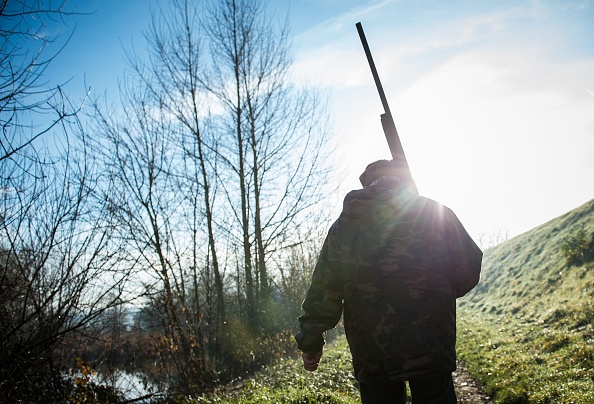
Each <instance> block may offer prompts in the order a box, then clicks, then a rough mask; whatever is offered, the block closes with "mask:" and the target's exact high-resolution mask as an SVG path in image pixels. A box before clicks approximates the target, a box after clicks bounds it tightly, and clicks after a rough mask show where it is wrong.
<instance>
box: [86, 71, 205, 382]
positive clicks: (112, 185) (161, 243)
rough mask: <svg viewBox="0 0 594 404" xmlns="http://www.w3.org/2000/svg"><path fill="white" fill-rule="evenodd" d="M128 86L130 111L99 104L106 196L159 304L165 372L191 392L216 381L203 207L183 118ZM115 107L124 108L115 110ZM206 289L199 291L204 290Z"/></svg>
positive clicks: (138, 83) (138, 85)
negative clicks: (204, 294)
mask: <svg viewBox="0 0 594 404" xmlns="http://www.w3.org/2000/svg"><path fill="white" fill-rule="evenodd" d="M136 79H137V80H133V81H131V82H129V83H128V84H129V85H128V86H126V87H124V88H122V102H121V105H122V106H123V108H122V109H121V110H119V111H120V112H117V108H111V107H110V108H102V107H100V106H99V105H96V109H95V111H96V117H97V119H98V122H97V123H98V125H97V130H96V134H97V135H98V136H97V142H96V144H95V152H96V153H97V155H99V156H101V157H100V158H101V159H102V160H103V167H104V169H105V172H106V177H105V178H107V179H108V182H106V183H105V184H104V191H103V192H104V195H105V196H104V198H103V199H104V200H105V203H106V205H107V206H108V208H109V209H110V210H111V211H112V212H114V214H115V215H116V216H117V221H118V223H119V226H118V237H119V239H120V240H121V242H122V244H123V245H125V251H126V253H127V254H128V255H129V260H131V261H134V262H135V263H136V267H137V268H140V269H142V271H141V272H140V274H139V278H138V282H140V283H142V284H143V285H144V286H143V289H144V290H146V293H145V297H146V298H147V299H149V301H150V304H151V305H152V306H153V307H156V308H157V311H156V312H157V313H159V320H160V321H161V326H162V330H163V333H164V335H163V336H162V337H161V338H159V339H158V340H157V341H155V344H156V345H155V347H156V349H158V350H159V352H161V353H162V356H161V358H162V359H163V360H162V362H161V365H160V372H159V375H160V377H161V379H162V380H163V379H166V380H164V381H166V382H167V383H168V384H169V385H170V386H171V387H172V388H174V389H176V388H177V389H179V390H181V391H182V392H184V393H187V392H189V391H196V390H200V389H202V388H203V385H204V384H207V383H209V382H210V381H212V379H213V378H215V375H214V373H213V372H212V365H211V363H210V361H209V360H208V356H207V352H206V347H205V344H204V343H203V341H204V338H203V336H202V333H203V330H202V325H201V322H202V316H203V314H204V312H203V311H202V308H201V305H200V300H199V296H198V292H199V289H198V285H197V282H196V271H197V268H196V267H197V266H201V265H204V263H203V262H202V260H201V261H200V262H198V260H197V259H196V257H197V256H207V255H208V251H204V250H202V251H196V249H201V248H202V245H201V244H198V243H196V242H195V236H193V235H192V232H191V231H188V230H192V229H195V228H197V226H198V223H197V221H200V218H201V217H202V216H201V212H197V211H196V209H197V207H196V205H195V204H194V203H190V202H193V201H192V199H191V198H190V196H191V192H196V191H195V189H194V190H190V191H188V190H187V189H185V188H183V187H182V186H181V185H182V184H184V180H183V178H181V177H180V175H181V174H180V173H181V171H182V167H184V165H183V162H184V158H183V157H184V155H183V153H182V152H183V149H182V148H181V147H180V144H179V142H177V140H179V136H178V135H179V132H178V129H179V128H178V127H177V126H176V122H175V121H173V120H172V119H171V114H170V111H168V110H167V109H165V108H164V107H163V103H160V102H159V101H158V100H157V101H156V102H155V99H154V98H153V92H152V91H153V90H152V89H151V88H150V87H149V86H147V85H145V84H143V79H140V78H139V77H136ZM114 110H115V111H116V112H114ZM197 289H198V290H197Z"/></svg>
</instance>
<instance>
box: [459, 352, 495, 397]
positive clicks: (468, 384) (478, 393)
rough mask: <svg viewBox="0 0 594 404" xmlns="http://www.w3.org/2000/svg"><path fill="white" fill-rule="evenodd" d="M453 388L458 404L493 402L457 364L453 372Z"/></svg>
mask: <svg viewBox="0 0 594 404" xmlns="http://www.w3.org/2000/svg"><path fill="white" fill-rule="evenodd" d="M454 387H455V389H456V395H457V396H458V403H463V404H491V403H493V400H491V398H490V397H489V396H488V395H487V394H486V393H485V390H484V389H483V388H482V386H481V385H479V384H478V383H477V382H475V381H474V380H473V379H472V378H471V377H470V375H469V374H468V372H467V371H466V369H464V366H462V364H461V363H459V362H458V370H456V371H455V372H454Z"/></svg>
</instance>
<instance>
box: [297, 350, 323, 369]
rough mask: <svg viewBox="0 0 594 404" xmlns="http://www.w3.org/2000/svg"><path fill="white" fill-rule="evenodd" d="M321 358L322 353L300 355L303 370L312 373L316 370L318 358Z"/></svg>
mask: <svg viewBox="0 0 594 404" xmlns="http://www.w3.org/2000/svg"><path fill="white" fill-rule="evenodd" d="M321 357H322V352H316V353H305V352H303V353H302V354H301V358H302V359H303V368H304V369H305V370H309V371H310V372H313V371H314V370H316V369H317V368H318V363H320V358H321Z"/></svg>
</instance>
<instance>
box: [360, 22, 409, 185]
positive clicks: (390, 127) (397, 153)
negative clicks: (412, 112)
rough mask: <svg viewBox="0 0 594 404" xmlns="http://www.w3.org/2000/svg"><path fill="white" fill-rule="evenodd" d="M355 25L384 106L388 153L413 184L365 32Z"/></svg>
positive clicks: (384, 127)
mask: <svg viewBox="0 0 594 404" xmlns="http://www.w3.org/2000/svg"><path fill="white" fill-rule="evenodd" d="M355 25H356V27H357V31H358V32H359V38H360V39H361V44H362V45H363V50H364V51H365V56H367V61H368V63H369V67H370V68H371V74H372V75H373V80H374V81H375V86H376V87H377V91H378V93H379V96H380V99H381V101H382V105H383V107H384V113H383V114H381V115H380V119H381V122H382V128H383V130H384V135H385V136H386V140H387V141H388V147H389V148H390V153H391V154H392V160H394V161H400V162H402V163H403V164H404V166H405V167H406V171H407V174H408V180H410V181H411V184H413V186H414V182H413V179H412V174H411V172H410V167H409V166H408V161H407V160H406V155H405V154H404V148H403V147H402V143H401V142H400V137H399V136H398V131H397V130H396V124H395V123H394V118H392V113H391V112H390V107H389V105H388V100H387V99H386V95H385V93H384V89H383V87H382V83H381V81H380V78H379V75H378V73H377V69H376V68H375V63H374V62H373V57H372V56H371V51H370V50H369V45H368V44H367V39H366V38H365V33H364V32H363V26H362V25H361V23H360V22H358V23H357V24H355Z"/></svg>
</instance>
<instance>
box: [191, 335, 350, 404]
mask: <svg viewBox="0 0 594 404" xmlns="http://www.w3.org/2000/svg"><path fill="white" fill-rule="evenodd" d="M194 403H237V404H256V403H258V404H260V403H264V404H265V403H283V404H306V403H329V404H351V403H353V404H354V403H360V398H359V391H358V389H357V388H356V387H355V379H354V378H353V375H352V367H351V354H350V352H349V349H348V346H347V344H346V339H345V338H344V337H341V338H338V339H336V340H335V341H334V342H333V343H331V344H328V345H326V347H325V350H324V355H323V356H322V360H321V362H320V367H319V368H318V370H317V371H315V372H307V371H305V370H304V369H303V366H302V362H301V358H298V359H289V360H283V359H281V360H279V362H278V363H276V364H275V365H272V366H269V367H267V368H266V369H263V370H262V371H260V372H258V373H256V374H255V375H254V377H253V378H251V379H249V380H247V381H246V382H245V384H243V385H240V386H237V387H235V388H230V387H229V386H226V387H224V388H222V389H221V390H219V391H217V392H214V393H211V394H209V395H205V396H203V397H201V398H199V399H197V400H196V401H194Z"/></svg>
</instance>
